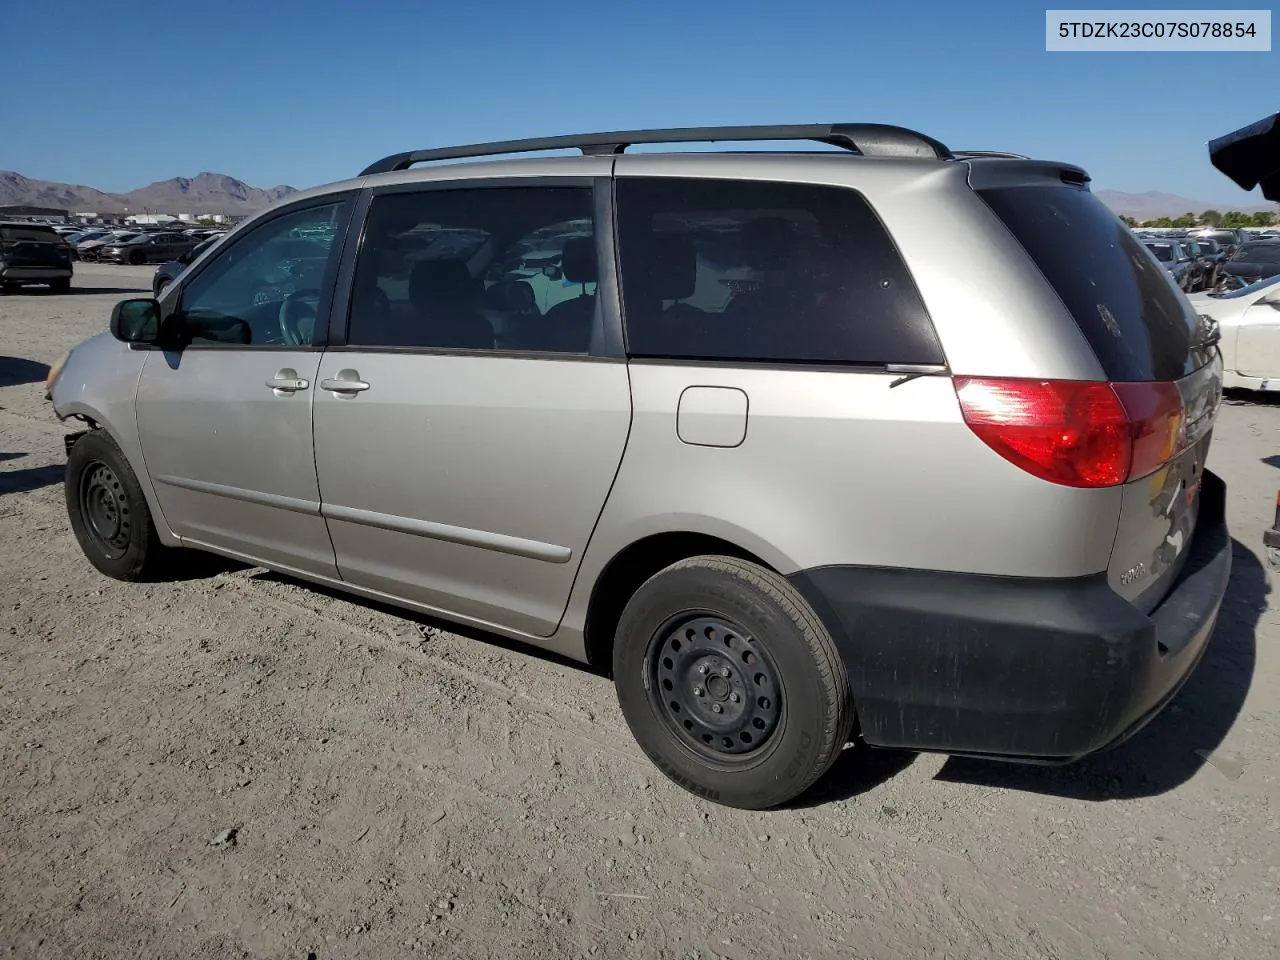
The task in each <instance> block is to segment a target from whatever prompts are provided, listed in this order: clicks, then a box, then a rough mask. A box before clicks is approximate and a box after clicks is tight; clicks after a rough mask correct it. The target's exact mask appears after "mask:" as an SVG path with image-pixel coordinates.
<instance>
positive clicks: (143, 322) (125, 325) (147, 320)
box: [111, 299, 160, 343]
mask: <svg viewBox="0 0 1280 960" xmlns="http://www.w3.org/2000/svg"><path fill="white" fill-rule="evenodd" d="M111 335H112V336H113V337H115V338H116V339H117V340H119V341H121V342H122V343H156V342H157V341H158V340H159V339H160V304H159V303H158V302H156V301H155V300H150V299H147V300H121V301H120V302H119V303H117V304H116V305H115V307H114V309H112V311H111Z"/></svg>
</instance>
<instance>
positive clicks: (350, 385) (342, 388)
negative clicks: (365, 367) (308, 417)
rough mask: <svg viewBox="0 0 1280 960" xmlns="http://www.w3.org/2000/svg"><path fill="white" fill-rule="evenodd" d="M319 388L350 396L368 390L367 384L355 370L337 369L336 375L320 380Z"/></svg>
mask: <svg viewBox="0 0 1280 960" xmlns="http://www.w3.org/2000/svg"><path fill="white" fill-rule="evenodd" d="M320 389H321V390H328V391H329V392H330V393H336V394H338V395H339V396H343V395H344V394H345V395H347V396H352V395H354V394H357V393H360V392H361V391H364V390H368V389H369V384H367V383H365V382H364V381H363V380H361V379H360V374H359V373H357V372H356V371H355V370H339V371H338V375H337V376H336V377H332V378H326V379H324V380H321V381H320Z"/></svg>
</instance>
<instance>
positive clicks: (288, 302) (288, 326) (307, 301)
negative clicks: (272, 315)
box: [276, 290, 320, 347]
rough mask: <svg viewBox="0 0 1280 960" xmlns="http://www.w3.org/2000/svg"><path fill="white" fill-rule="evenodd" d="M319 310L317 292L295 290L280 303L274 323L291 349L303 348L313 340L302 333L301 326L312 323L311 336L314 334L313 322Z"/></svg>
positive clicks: (318, 293)
mask: <svg viewBox="0 0 1280 960" xmlns="http://www.w3.org/2000/svg"><path fill="white" fill-rule="evenodd" d="M319 308H320V291H319V290H295V291H293V293H291V294H289V295H288V296H287V297H285V298H284V299H283V300H281V301H280V312H279V313H278V314H277V315H276V322H277V324H278V325H279V327H280V336H281V337H283V338H284V342H285V343H287V344H289V345H290V346H292V347H304V346H307V345H308V344H310V343H312V342H313V341H314V340H315V337H314V335H313V336H306V335H305V334H303V332H302V324H303V323H304V322H306V321H307V320H310V321H311V322H312V328H313V329H312V334H314V333H315V330H314V327H315V320H316V316H317V314H318V313H319Z"/></svg>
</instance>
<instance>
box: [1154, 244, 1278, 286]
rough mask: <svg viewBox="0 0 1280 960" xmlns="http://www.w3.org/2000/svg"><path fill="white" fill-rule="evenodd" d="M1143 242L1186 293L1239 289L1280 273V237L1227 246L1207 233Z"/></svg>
mask: <svg viewBox="0 0 1280 960" xmlns="http://www.w3.org/2000/svg"><path fill="white" fill-rule="evenodd" d="M1222 232H1223V233H1231V231H1222ZM1224 239H1225V238H1224ZM1142 241H1143V243H1145V244H1146V247H1147V249H1148V250H1150V251H1151V252H1152V253H1153V254H1154V255H1155V258H1156V259H1157V260H1159V261H1160V263H1161V265H1162V266H1164V268H1165V269H1166V270H1168V271H1169V273H1170V274H1171V275H1172V276H1173V278H1174V280H1176V281H1177V283H1178V286H1179V287H1181V288H1182V290H1183V291H1184V292H1186V293H1198V292H1200V291H1205V290H1213V291H1218V292H1223V291H1227V290H1233V289H1238V288H1240V287H1244V286H1247V285H1248V284H1251V283H1255V282H1256V281H1258V280H1262V279H1265V278H1267V277H1271V276H1275V275H1276V274H1278V273H1280V237H1262V238H1260V239H1247V240H1243V241H1236V242H1234V243H1230V244H1228V245H1226V246H1223V245H1222V244H1220V243H1219V242H1218V241H1217V240H1216V239H1213V238H1210V237H1206V236H1204V235H1190V236H1187V237H1183V238H1166V237H1145V236H1144V237H1142Z"/></svg>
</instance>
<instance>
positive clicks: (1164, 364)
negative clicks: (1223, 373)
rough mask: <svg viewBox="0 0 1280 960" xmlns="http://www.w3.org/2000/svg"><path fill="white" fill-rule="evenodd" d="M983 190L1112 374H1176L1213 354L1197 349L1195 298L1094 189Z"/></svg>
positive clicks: (1144, 377)
mask: <svg viewBox="0 0 1280 960" xmlns="http://www.w3.org/2000/svg"><path fill="white" fill-rule="evenodd" d="M978 194H979V195H980V196H981V197H982V198H983V199H984V200H985V201H986V202H987V204H988V205H989V206H990V207H991V209H992V210H994V211H995V213H996V215H997V216H998V217H999V218H1000V219H1001V220H1003V221H1004V223H1005V226H1007V227H1008V228H1009V230H1010V231H1011V232H1012V233H1013V235H1014V236H1015V237H1016V238H1017V239H1018V241H1019V242H1020V243H1021V244H1022V246H1023V247H1024V248H1025V249H1026V251H1027V253H1028V254H1030V255H1031V259H1032V260H1034V261H1035V262H1036V265H1037V266H1038V267H1039V268H1040V272H1041V273H1043V274H1044V276H1045V279H1046V280H1048V281H1049V283H1050V285H1051V286H1052V287H1053V288H1054V290H1056V291H1057V293H1058V296H1059V297H1061V298H1062V302H1063V303H1064V304H1065V305H1066V307H1067V309H1068V310H1069V311H1070V312H1071V315H1072V316H1073V317H1075V321H1076V323H1077V324H1078V325H1079V327H1080V332H1081V333H1083V334H1084V336H1085V339H1086V340H1087V341H1088V342H1089V345H1090V346H1091V347H1092V348H1093V352H1094V354H1095V355H1096V356H1097V358H1098V362H1099V363H1100V364H1101V365H1102V369H1103V371H1104V372H1105V373H1106V375H1107V378H1108V379H1109V380H1113V381H1127V380H1176V379H1178V378H1180V377H1182V376H1184V375H1186V374H1188V373H1190V372H1192V371H1193V370H1195V369H1196V368H1198V367H1199V366H1200V365H1201V363H1202V362H1203V361H1204V360H1205V359H1206V357H1205V356H1204V355H1203V354H1202V353H1200V352H1197V351H1195V350H1193V343H1194V338H1195V335H1196V330H1197V323H1196V316H1195V313H1194V312H1193V311H1192V309H1191V306H1190V304H1189V303H1187V301H1186V299H1185V298H1184V297H1181V296H1180V295H1179V294H1178V291H1177V288H1176V287H1175V286H1174V284H1173V282H1172V281H1171V280H1170V279H1169V275H1168V272H1167V271H1166V270H1165V268H1164V267H1162V266H1161V265H1160V263H1159V262H1158V261H1157V260H1156V258H1155V256H1153V255H1152V254H1150V253H1148V252H1147V250H1145V249H1143V245H1142V243H1141V242H1140V241H1138V240H1137V239H1136V238H1135V237H1134V236H1133V234H1132V233H1131V232H1130V231H1129V228H1128V227H1126V226H1125V225H1124V223H1123V222H1121V221H1120V219H1119V218H1118V217H1116V216H1115V214H1113V213H1112V212H1111V211H1110V210H1108V209H1107V207H1106V206H1105V205H1104V204H1103V203H1102V201H1100V200H1099V199H1098V198H1097V197H1095V196H1094V195H1093V194H1092V193H1090V192H1089V191H1087V190H1082V189H1079V188H1076V187H1068V186H1057V185H1054V186H1020V187H996V188H992V189H987V190H979V191H978ZM1169 246H1170V249H1171V250H1172V249H1173V244H1170V245H1169ZM1157 256H1159V254H1157ZM1162 259H1163V258H1162Z"/></svg>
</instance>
